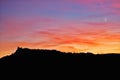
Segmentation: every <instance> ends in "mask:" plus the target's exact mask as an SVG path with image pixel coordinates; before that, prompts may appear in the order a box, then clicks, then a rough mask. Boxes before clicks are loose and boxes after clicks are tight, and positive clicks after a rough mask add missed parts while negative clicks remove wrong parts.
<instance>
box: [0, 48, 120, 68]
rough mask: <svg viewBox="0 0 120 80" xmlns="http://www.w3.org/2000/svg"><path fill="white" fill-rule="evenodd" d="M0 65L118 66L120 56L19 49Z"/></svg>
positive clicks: (0, 61)
mask: <svg viewBox="0 0 120 80" xmlns="http://www.w3.org/2000/svg"><path fill="white" fill-rule="evenodd" d="M0 64H2V65H6V64H7V65H8V64H9V65H37V66H44V65H49V66H53V65H60V66H65V65H67V66H68V65H69V66H70V65H77V66H79V65H80V66H85V65H89V66H91V65H96V66H99V65H103V66H104V65H120V54H112V53H111V54H96V55H95V54H93V53H90V52H88V53H75V54H74V53H64V52H60V51H56V50H43V49H41V50H39V49H28V48H19V47H18V49H17V50H16V52H15V53H13V54H12V55H10V56H5V57H3V58H1V59H0Z"/></svg>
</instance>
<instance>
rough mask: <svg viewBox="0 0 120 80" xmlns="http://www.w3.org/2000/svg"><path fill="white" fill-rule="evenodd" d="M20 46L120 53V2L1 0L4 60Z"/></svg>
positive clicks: (0, 44) (0, 47) (0, 33)
mask: <svg viewBox="0 0 120 80" xmlns="http://www.w3.org/2000/svg"><path fill="white" fill-rule="evenodd" d="M18 46H19V47H23V48H32V49H38V48H39V49H56V50H60V51H63V52H92V53H95V54H104V53H120V0H12V1H9V0H0V57H3V56H6V55H10V54H12V53H14V52H15V50H16V49H17V47H18Z"/></svg>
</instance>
